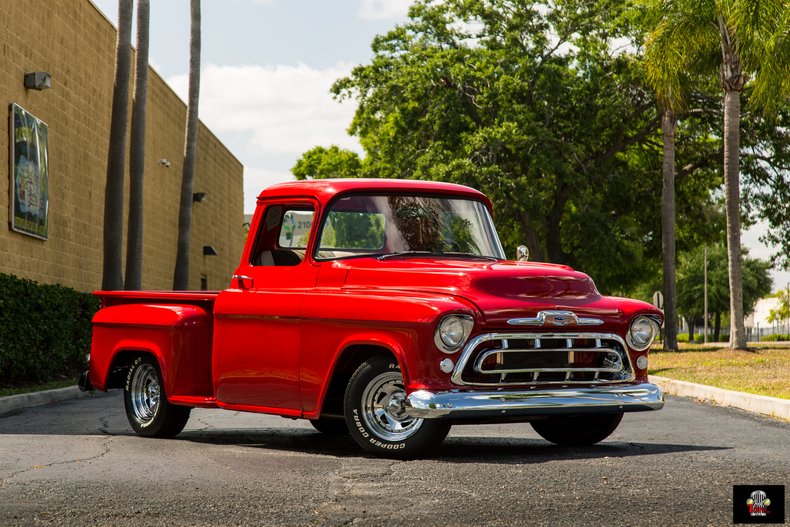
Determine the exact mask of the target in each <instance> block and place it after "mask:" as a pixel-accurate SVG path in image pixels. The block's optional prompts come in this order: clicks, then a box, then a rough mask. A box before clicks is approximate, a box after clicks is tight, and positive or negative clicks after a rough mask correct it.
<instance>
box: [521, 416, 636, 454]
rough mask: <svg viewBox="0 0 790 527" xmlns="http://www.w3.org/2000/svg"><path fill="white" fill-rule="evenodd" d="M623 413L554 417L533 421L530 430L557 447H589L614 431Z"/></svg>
mask: <svg viewBox="0 0 790 527" xmlns="http://www.w3.org/2000/svg"><path fill="white" fill-rule="evenodd" d="M622 418H623V413H622V412H619V413H612V414H585V415H573V416H566V415H556V416H552V417H549V418H547V419H544V420H541V421H533V422H532V423H531V424H532V428H534V429H535V431H536V432H537V433H538V434H540V436H541V437H542V438H543V439H545V440H547V441H551V442H552V443H554V444H555V445H559V446H589V445H594V444H595V443H598V442H599V441H603V440H604V439H606V438H607V437H609V436H610V435H611V434H612V432H614V431H615V429H616V428H617V426H618V425H619V424H620V420H621V419H622Z"/></svg>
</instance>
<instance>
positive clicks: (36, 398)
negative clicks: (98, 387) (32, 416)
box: [0, 386, 91, 416]
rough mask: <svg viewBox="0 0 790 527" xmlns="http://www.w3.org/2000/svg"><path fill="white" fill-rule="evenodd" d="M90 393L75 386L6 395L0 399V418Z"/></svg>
mask: <svg viewBox="0 0 790 527" xmlns="http://www.w3.org/2000/svg"><path fill="white" fill-rule="evenodd" d="M90 394H91V392H81V391H80V389H79V388H78V387H77V386H69V387H67V388H56V389H54V390H44V391H43V392H31V393H20V394H18V395H8V396H6V397H0V416H1V415H5V414H9V413H13V412H16V411H18V410H21V409H23V408H30V407H31V406H41V405H42V404H49V403H54V402H57V401H65V400H66V399H76V398H77V397H87V396H90Z"/></svg>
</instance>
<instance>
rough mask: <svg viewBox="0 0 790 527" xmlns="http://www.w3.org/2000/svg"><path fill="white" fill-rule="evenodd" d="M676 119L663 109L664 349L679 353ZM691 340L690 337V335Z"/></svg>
mask: <svg viewBox="0 0 790 527" xmlns="http://www.w3.org/2000/svg"><path fill="white" fill-rule="evenodd" d="M677 122H678V121H677V116H676V115H675V112H673V111H672V110H671V109H669V108H664V111H663V115H662V117H661V131H662V133H663V136H664V152H663V163H662V171H663V179H664V184H663V189H662V193H661V249H662V253H663V256H664V349H666V350H672V351H677V349H678V326H677V310H676V309H675V306H676V297H677V295H676V291H675V289H676V288H675V265H676V264H675V128H676V127H677ZM689 336H690V337H691V335H689Z"/></svg>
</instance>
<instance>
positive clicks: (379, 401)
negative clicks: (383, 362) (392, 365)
mask: <svg viewBox="0 0 790 527" xmlns="http://www.w3.org/2000/svg"><path fill="white" fill-rule="evenodd" d="M405 401H406V390H405V389H404V387H403V379H402V377H401V375H400V373H399V372H395V371H388V372H385V373H382V374H380V375H378V376H376V377H375V378H374V379H373V380H372V381H371V382H370V383H368V385H367V386H366V387H365V390H364V391H363V392H362V419H363V420H364V421H365V424H366V425H367V427H368V428H369V429H370V431H371V432H373V433H374V434H375V435H377V436H378V437H379V438H381V439H383V440H385V441H392V442H396V441H403V440H404V439H407V438H409V437H411V436H412V435H413V434H414V433H416V432H417V430H419V429H420V426H422V423H423V420H422V419H418V418H414V417H409V416H408V415H407V414H406V407H405V405H404V403H405Z"/></svg>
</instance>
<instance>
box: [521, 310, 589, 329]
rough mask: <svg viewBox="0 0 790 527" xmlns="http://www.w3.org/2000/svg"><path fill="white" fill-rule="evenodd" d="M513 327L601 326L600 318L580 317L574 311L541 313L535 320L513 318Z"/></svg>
mask: <svg viewBox="0 0 790 527" xmlns="http://www.w3.org/2000/svg"><path fill="white" fill-rule="evenodd" d="M507 323H508V324H510V325H511V326H600V325H601V324H603V320H601V319H600V318H588V317H580V316H578V315H576V313H574V312H573V311H539V312H538V315H537V316H536V317H534V318H511V319H510V320H508V321H507Z"/></svg>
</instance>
